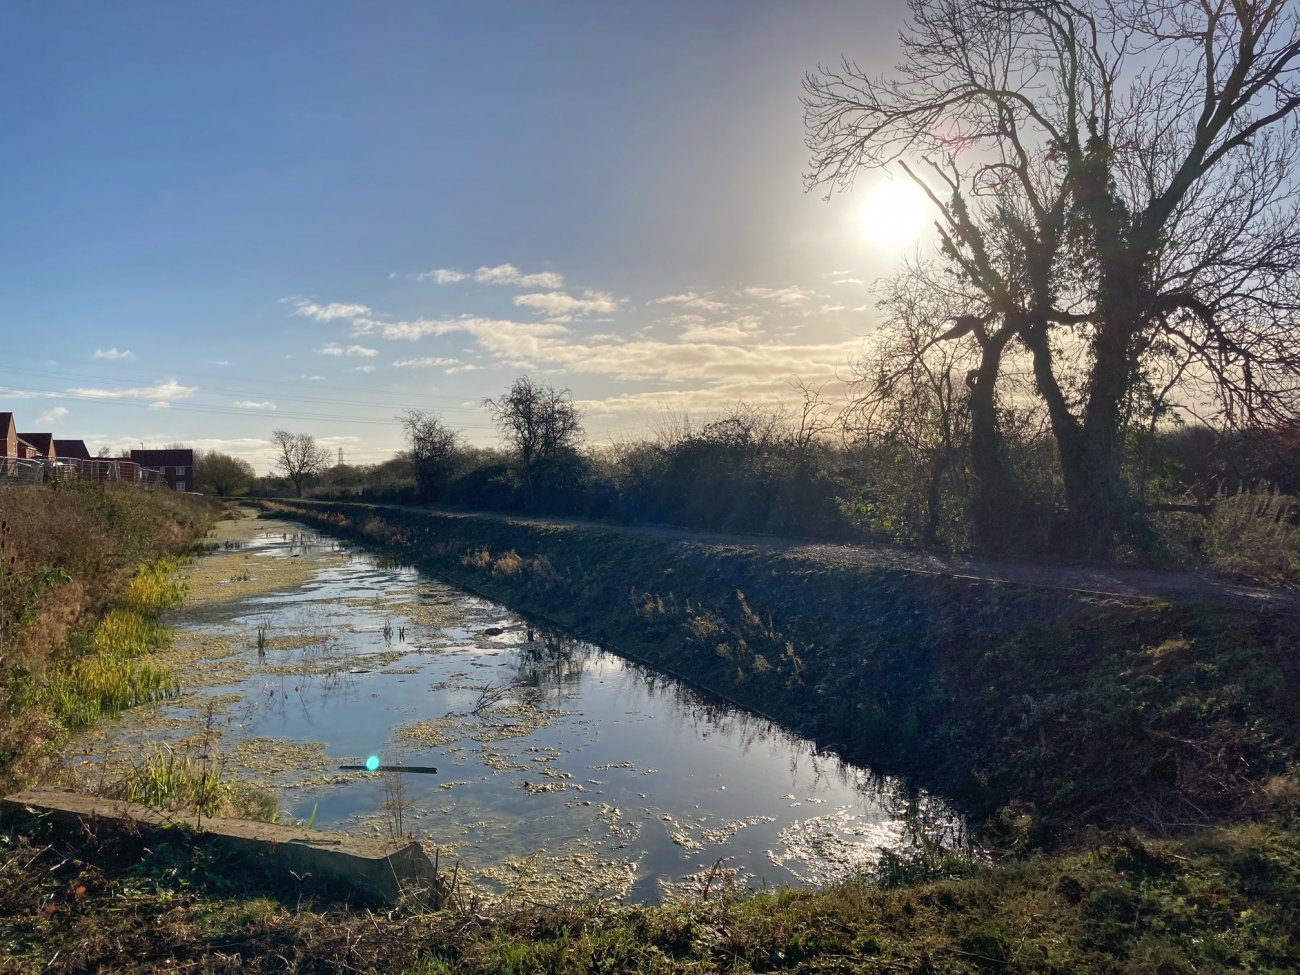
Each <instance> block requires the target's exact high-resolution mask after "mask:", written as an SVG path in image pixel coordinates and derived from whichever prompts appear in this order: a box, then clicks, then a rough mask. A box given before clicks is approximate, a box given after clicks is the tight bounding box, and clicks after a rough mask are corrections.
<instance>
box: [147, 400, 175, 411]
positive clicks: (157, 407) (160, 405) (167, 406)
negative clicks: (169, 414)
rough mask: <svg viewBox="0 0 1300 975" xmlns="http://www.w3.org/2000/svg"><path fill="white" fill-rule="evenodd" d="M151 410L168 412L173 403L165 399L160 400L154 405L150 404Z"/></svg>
mask: <svg viewBox="0 0 1300 975" xmlns="http://www.w3.org/2000/svg"><path fill="white" fill-rule="evenodd" d="M149 409H151V410H168V409H171V403H168V402H167V401H166V400H165V399H160V400H157V401H155V402H153V403H150V404H149Z"/></svg>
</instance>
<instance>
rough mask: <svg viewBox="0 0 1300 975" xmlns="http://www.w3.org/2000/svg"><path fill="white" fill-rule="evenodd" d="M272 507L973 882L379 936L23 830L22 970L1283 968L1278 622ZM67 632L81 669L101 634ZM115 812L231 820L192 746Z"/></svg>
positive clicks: (879, 871)
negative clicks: (840, 781) (960, 812)
mask: <svg viewBox="0 0 1300 975" xmlns="http://www.w3.org/2000/svg"><path fill="white" fill-rule="evenodd" d="M292 508H293V512H294V514H295V516H296V517H300V518H303V519H304V520H310V521H315V522H316V523H318V524H320V525H322V526H323V527H327V528H328V529H329V530H331V531H336V532H342V533H347V534H351V535H354V536H356V537H358V538H360V539H363V540H365V541H367V542H369V543H372V544H378V545H382V546H385V547H388V548H389V549H390V550H391V551H392V552H393V553H394V554H396V555H398V556H400V557H405V558H415V559H417V560H418V561H420V562H421V563H422V564H423V565H424V566H425V567H426V568H429V569H432V570H434V571H436V572H438V573H439V574H441V575H444V576H446V577H448V578H451V579H453V580H454V581H457V582H460V583H462V584H465V585H468V586H470V587H472V588H474V589H476V590H480V591H482V592H485V593H486V594H489V595H494V596H497V597H499V598H503V599H505V600H507V601H509V602H510V603H512V604H514V605H516V606H518V607H520V608H522V609H524V610H525V611H531V612H533V613H536V614H539V615H544V616H547V617H550V618H552V619H555V620H556V621H557V622H559V623H560V624H561V625H564V626H566V627H567V628H570V629H572V630H574V631H575V632H577V633H579V634H582V635H585V636H588V637H592V638H595V639H598V640H601V641H602V642H605V643H607V644H609V645H611V646H614V647H616V648H618V649H620V650H622V651H625V652H627V653H629V654H630V655H633V656H635V657H639V658H641V659H643V660H646V661H648V662H650V663H651V664H652V665H654V666H656V667H658V668H660V669H663V670H666V671H670V672H676V673H678V674H680V675H681V676H683V677H685V678H686V679H688V680H691V681H693V682H695V683H696V684H699V685H701V686H704V687H706V688H709V689H711V690H713V691H714V692H716V693H719V694H722V695H725V696H727V697H730V698H732V699H734V700H736V701H738V702H740V703H743V704H746V705H748V706H751V707H754V708H757V709H761V710H763V711H765V712H767V713H769V714H773V715H774V716H776V717H778V718H779V719H780V720H782V721H783V722H784V723H786V724H788V725H790V726H792V727H794V728H796V729H798V730H800V731H802V732H804V733H806V734H809V735H811V736H813V737H815V738H817V739H818V740H819V741H821V742H823V743H827V744H831V745H835V746H837V747H838V748H839V750H841V751H843V752H844V753H846V754H847V755H849V756H850V757H852V758H855V759H858V760H861V761H866V762H869V763H871V764H873V765H874V766H875V767H878V768H880V769H882V770H884V771H892V772H898V773H901V774H904V775H906V776H908V777H909V778H910V779H911V780H912V781H914V782H916V783H917V784H919V785H923V786H925V787H928V788H930V789H933V790H935V791H938V792H940V793H941V794H944V795H946V796H949V797H952V798H955V799H956V800H957V801H958V802H959V803H960V804H961V805H963V806H964V807H965V808H966V809H967V810H968V812H969V813H970V816H971V819H972V821H973V822H974V823H975V824H977V825H979V826H980V827H981V828H982V833H983V836H984V838H985V839H986V841H987V842H988V843H989V844H990V848H991V853H992V855H991V856H989V857H986V856H983V855H981V856H971V855H969V854H965V853H960V852H959V853H952V852H950V851H944V850H941V849H938V848H934V847H928V848H927V847H922V848H921V849H920V850H918V851H917V852H915V853H913V854H911V855H895V856H891V857H886V858H884V859H883V860H882V861H881V862H880V863H879V865H878V866H877V867H876V869H875V870H874V871H873V872H872V873H870V874H867V875H863V876H860V877H857V878H854V879H852V880H850V881H847V882H845V883H842V884H837V885H834V886H831V887H828V888H825V889H821V890H815V891H808V890H777V891H770V892H764V893H760V894H757V895H744V894H741V893H738V892H737V891H735V890H734V889H732V888H731V887H730V886H729V885H728V883H727V880H726V871H725V870H722V871H720V872H719V874H718V876H717V877H716V878H715V882H714V883H712V884H710V885H709V886H708V887H707V888H705V887H703V886H702V887H701V889H700V890H699V891H698V892H697V895H696V896H695V898H694V899H693V900H692V901H691V902H688V903H681V904H672V905H665V906H663V907H657V908H622V907H617V906H612V905H598V904H571V905H566V906H563V907H560V908H536V909H516V910H513V911H511V912H509V913H502V914H497V913H491V912H488V911H486V910H485V909H484V908H482V907H481V906H479V905H475V904H474V903H472V902H465V903H458V904H457V905H456V906H454V907H452V908H450V909H448V910H444V911H440V912H430V910H429V908H428V906H427V905H422V904H419V903H412V904H407V905H403V906H402V907H401V908H399V909H397V910H393V911H390V912H388V913H386V914H383V915H376V914H371V913H367V912H364V911H359V910H355V909H349V908H348V907H347V906H346V905H339V904H330V903H325V902H318V903H310V902H306V901H304V900H303V899H302V897H301V894H300V891H299V890H297V889H296V887H295V886H294V885H292V884H290V885H287V886H285V887H283V888H268V887H267V886H266V885H265V882H264V880H259V881H257V882H256V883H254V882H253V880H251V879H250V877H249V876H247V875H246V874H245V872H243V871H242V870H240V869H238V868H233V867H232V865H231V864H228V863H226V862H223V861H222V860H220V859H219V858H218V855H217V854H215V853H213V852H212V851H211V850H208V849H206V848H204V847H203V846H202V845H195V844H193V843H192V842H191V841H190V840H189V839H188V836H187V834H185V833H184V832H183V831H176V833H175V835H174V836H172V835H168V836H166V837H164V838H163V839H162V840H161V841H160V842H155V843H153V844H152V845H151V847H150V850H151V853H150V855H149V856H148V857H145V858H143V859H142V858H141V857H140V856H139V852H138V848H137V847H133V846H132V845H131V842H130V841H129V839H120V838H118V839H115V838H113V837H112V836H109V835H96V836H90V837H83V838H81V839H77V840H66V839H65V840H56V839H54V838H53V837H51V836H49V835H47V834H45V833H43V832H42V830H41V828H40V827H39V826H31V827H24V828H23V829H22V830H17V829H11V830H10V831H9V832H8V833H7V834H0V876H3V878H4V880H3V882H2V883H0V952H4V954H5V957H7V958H9V959H11V960H12V965H11V967H13V968H14V970H16V971H32V972H36V971H46V970H48V971H87V970H112V971H123V972H146V971H156V970H158V969H160V968H165V967H168V966H173V967H182V968H185V969H186V970H191V971H197V972H233V971H239V972H245V971H251V972H265V971H297V972H321V973H324V972H336V971H341V970H353V971H359V972H375V973H378V972H410V973H434V972H452V971H454V972H470V973H477V972H481V973H489V972H491V973H497V972H529V973H531V972H559V973H569V972H572V973H578V972H591V971H606V972H646V973H659V972H664V973H666V972H693V973H715V972H716V973H721V972H729V973H730V972H768V971H789V972H807V973H812V972H856V971H880V972H909V973H917V975H920V973H938V972H944V973H947V972H951V973H972V975H973V973H982V972H1006V973H1025V975H1030V973H1044V975H1046V973H1052V975H1056V973H1059V975H1065V973H1074V972H1098V973H1107V975H1174V973H1187V975H1191V973H1205V972H1242V973H1245V972H1250V973H1267V975H1280V973H1284V972H1292V971H1296V970H1300V913H1298V911H1300V908H1297V904H1300V898H1297V897H1296V891H1298V890H1300V762H1298V761H1297V759H1298V756H1300V704H1298V703H1297V701H1296V700H1295V698H1294V695H1292V694H1290V693H1289V692H1288V688H1290V687H1294V686H1295V682H1296V681H1297V680H1298V679H1300V659H1297V658H1296V656H1295V654H1294V647H1295V646H1297V645H1300V620H1297V619H1295V618H1293V617H1291V616H1288V615H1285V614H1281V613H1276V614H1270V613H1259V612H1253V611H1246V610H1239V609H1237V608H1234V607H1231V606H1225V605H1218V604H1189V605H1182V604H1170V603H1165V602H1159V601H1153V600H1131V601H1123V600H1113V599H1104V598H1094V597H1086V596H1081V595H1080V596H1074V595H1069V594H1064V593H1060V592H1049V591H1035V590H1032V589H1028V588H1025V587H1015V586H1007V585H998V584H992V583H980V582H973V581H971V580H965V579H956V578H945V577H941V576H923V575H909V574H905V573H898V572H886V571H878V570H869V569H864V568H861V567H855V566H850V565H834V564H826V563H824V562H821V561H816V560H806V561H805V560H801V559H799V558H795V557H790V556H785V555H782V554H779V553H778V552H775V551H763V550H757V549H744V550H738V549H725V548H721V547H718V546H710V545H703V544H699V543H690V542H682V543H666V542H660V541H655V540H653V539H650V538H646V537H642V536H639V535H629V534H623V533H619V532H615V531H602V530H600V529H596V528H591V527H585V528H584V527H571V528H567V527H554V526H536V525H529V524H520V523H511V522H509V521H504V520H497V519H482V518H469V517H455V516H440V515H430V514H426V513H422V512H418V511H394V510H385V509H382V508H375V507H373V506H363V505H342V504H327V503H320V502H315V503H307V504H299V503H294V504H293V505H292ZM169 578H170V577H169V576H168V574H167V572H165V571H162V570H155V569H153V568H151V569H149V570H148V571H143V572H138V573H136V574H135V575H133V576H132V577H131V578H130V579H126V578H123V579H122V582H121V585H120V588H119V595H118V597H117V599H116V602H115V605H114V606H113V607H112V609H113V610H115V612H109V613H107V614H106V615H105V616H104V617H103V619H104V623H103V627H102V629H103V633H104V634H105V637H104V639H105V641H106V645H109V644H111V645H120V646H126V645H131V646H141V645H144V644H146V643H147V642H149V640H151V639H153V638H154V637H156V636H157V634H156V633H153V632H151V631H150V630H149V628H148V625H147V624H144V623H141V622H139V621H140V620H147V618H148V613H147V612H144V611H143V610H145V609H146V608H147V607H152V608H154V609H156V608H157V607H158V606H160V605H163V604H165V603H166V601H167V600H168V599H169V598H173V597H174V595H175V591H174V589H172V591H171V593H170V595H169V594H168V588H169ZM128 594H133V595H128ZM127 610H132V611H134V612H138V613H139V617H138V619H137V620H136V621H135V622H131V620H132V617H131V616H129V615H126V611H127ZM109 620H112V622H109ZM83 632H85V633H86V634H87V635H86V637H85V638H84V644H85V647H86V649H87V651H88V652H89V650H90V648H91V645H92V644H93V639H92V636H93V634H95V633H98V632H100V628H99V627H94V628H90V629H88V630H84V631H83ZM108 634H113V636H112V637H111V638H110V637H109V636H108ZM134 659H145V658H134ZM124 794H125V795H129V796H131V797H133V798H135V799H137V800H140V801H146V802H149V803H151V804H157V805H169V804H174V803H175V804H185V805H191V806H192V805H196V804H200V805H202V806H203V808H204V809H205V811H207V812H208V813H212V812H221V811H225V810H228V809H230V808H231V807H230V803H231V802H232V801H234V802H235V804H236V805H239V803H240V798H239V797H238V796H237V795H235V794H234V793H233V790H232V788H231V786H230V784H229V782H228V781H227V780H226V779H225V777H224V770H223V769H222V767H221V763H220V761H218V760H215V759H214V758H213V753H212V751H211V750H210V749H209V748H208V747H206V746H200V747H199V750H198V751H196V752H194V751H191V752H187V751H184V750H183V749H182V750H179V751H175V752H172V751H166V750H163V751H160V752H158V753H156V754H151V755H149V756H145V757H143V758H142V759H141V760H140V763H139V765H138V766H137V768H136V770H135V774H134V775H133V776H131V777H130V781H129V782H128V783H126V784H124ZM167 832H168V833H169V834H170V832H171V831H167ZM268 894H269V895H270V896H269V897H268Z"/></svg>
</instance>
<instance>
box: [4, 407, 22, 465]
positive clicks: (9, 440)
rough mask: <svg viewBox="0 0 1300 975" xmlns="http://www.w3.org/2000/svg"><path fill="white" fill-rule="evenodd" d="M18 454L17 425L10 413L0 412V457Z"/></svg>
mask: <svg viewBox="0 0 1300 975" xmlns="http://www.w3.org/2000/svg"><path fill="white" fill-rule="evenodd" d="M17 456H18V427H17V426H16V425H15V424H14V415H13V414H12V413H0V457H17Z"/></svg>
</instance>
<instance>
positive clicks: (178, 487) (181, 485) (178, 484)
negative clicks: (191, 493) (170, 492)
mask: <svg viewBox="0 0 1300 975" xmlns="http://www.w3.org/2000/svg"><path fill="white" fill-rule="evenodd" d="M176 490H177V491H184V490H185V482H184V481H177V482H176Z"/></svg>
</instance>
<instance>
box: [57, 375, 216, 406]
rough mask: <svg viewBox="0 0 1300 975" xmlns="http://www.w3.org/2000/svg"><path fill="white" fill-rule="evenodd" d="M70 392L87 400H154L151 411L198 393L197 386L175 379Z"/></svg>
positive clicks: (76, 389) (78, 389)
mask: <svg viewBox="0 0 1300 975" xmlns="http://www.w3.org/2000/svg"><path fill="white" fill-rule="evenodd" d="M68 392H69V393H70V394H72V395H73V396H81V397H84V398H86V399H147V400H153V401H154V402H152V403H150V404H149V406H150V409H161V407H159V406H158V405H157V404H158V403H167V402H169V401H171V400H178V399H189V398H190V397H191V396H193V395H194V394H195V393H196V392H198V387H197V386H183V385H181V384H180V383H179V382H177V381H176V380H175V379H169V380H167V381H166V382H160V383H155V384H154V385H152V386H135V387H133V388H131V389H81V388H76V387H74V388H72V389H69V390H68Z"/></svg>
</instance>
